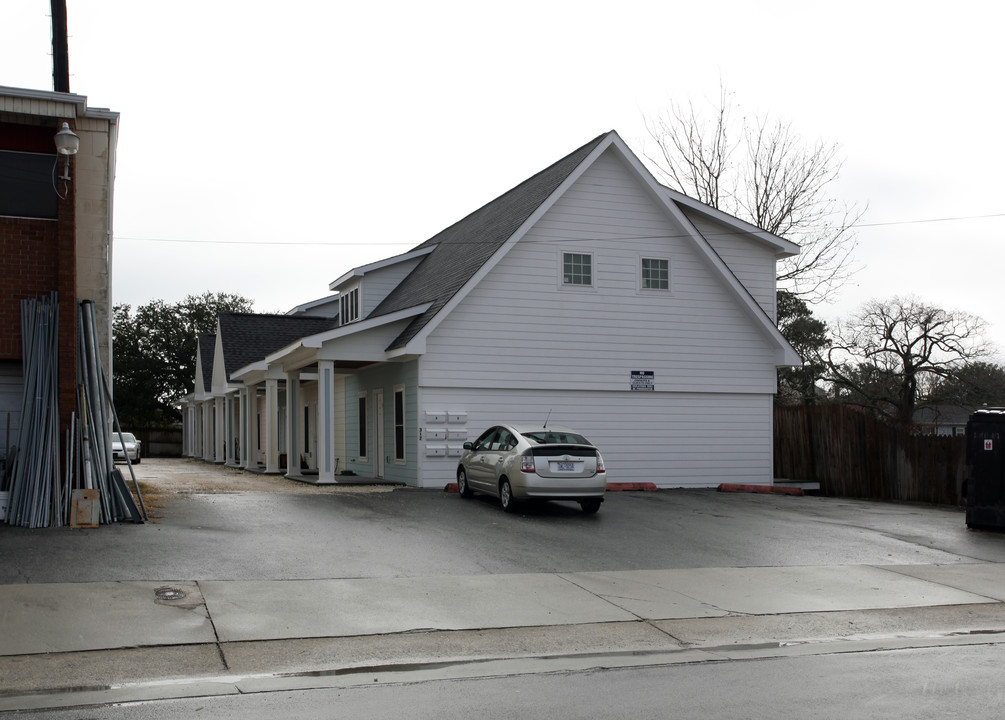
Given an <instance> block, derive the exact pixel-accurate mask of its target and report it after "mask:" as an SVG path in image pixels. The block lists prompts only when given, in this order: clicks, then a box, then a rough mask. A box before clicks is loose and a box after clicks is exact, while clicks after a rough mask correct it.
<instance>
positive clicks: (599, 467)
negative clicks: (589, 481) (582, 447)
mask: <svg viewBox="0 0 1005 720" xmlns="http://www.w3.org/2000/svg"><path fill="white" fill-rule="evenodd" d="M597 472H598V473H605V472H607V468H605V467H604V456H603V455H601V454H600V453H597Z"/></svg>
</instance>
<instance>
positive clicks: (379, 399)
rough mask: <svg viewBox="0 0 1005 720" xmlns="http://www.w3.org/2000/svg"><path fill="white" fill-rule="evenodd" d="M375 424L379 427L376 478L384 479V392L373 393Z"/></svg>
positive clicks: (376, 449) (375, 467) (375, 450)
mask: <svg viewBox="0 0 1005 720" xmlns="http://www.w3.org/2000/svg"><path fill="white" fill-rule="evenodd" d="M373 406H374V411H375V412H374V419H373V421H374V423H375V424H376V425H377V447H376V448H375V449H374V452H375V453H376V455H377V457H376V462H375V463H374V466H373V467H374V477H376V478H378V479H383V477H384V391H383V390H374V391H373Z"/></svg>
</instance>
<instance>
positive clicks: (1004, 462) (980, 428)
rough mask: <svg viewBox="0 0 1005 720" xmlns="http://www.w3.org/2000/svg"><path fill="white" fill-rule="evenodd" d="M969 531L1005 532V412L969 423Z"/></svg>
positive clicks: (986, 413) (988, 412)
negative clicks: (970, 529)
mask: <svg viewBox="0 0 1005 720" xmlns="http://www.w3.org/2000/svg"><path fill="white" fill-rule="evenodd" d="M966 497H967V527H970V528H981V529H984V530H1005V408H986V409H982V410H978V411H977V412H975V413H973V414H972V415H971V416H970V418H969V420H968V421H967V485H966Z"/></svg>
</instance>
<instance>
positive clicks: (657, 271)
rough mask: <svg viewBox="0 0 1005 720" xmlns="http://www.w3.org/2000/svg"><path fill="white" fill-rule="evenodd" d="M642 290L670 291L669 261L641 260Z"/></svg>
mask: <svg viewBox="0 0 1005 720" xmlns="http://www.w3.org/2000/svg"><path fill="white" fill-rule="evenodd" d="M641 269H642V275H641V278H640V280H641V285H642V289H643V290H669V289H670V261H669V260H667V259H666V258H645V257H644V258H642V268H641Z"/></svg>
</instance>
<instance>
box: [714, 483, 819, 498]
mask: <svg viewBox="0 0 1005 720" xmlns="http://www.w3.org/2000/svg"><path fill="white" fill-rule="evenodd" d="M717 489H718V490H719V492H749V493H760V494H765V495H767V494H772V495H805V494H806V493H805V492H804V491H803V489H802V488H798V487H784V486H781V485H740V484H737V483H722V484H721V485H719V487H718V488H717Z"/></svg>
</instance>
